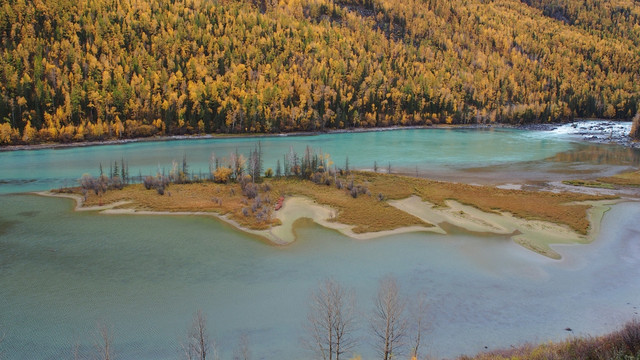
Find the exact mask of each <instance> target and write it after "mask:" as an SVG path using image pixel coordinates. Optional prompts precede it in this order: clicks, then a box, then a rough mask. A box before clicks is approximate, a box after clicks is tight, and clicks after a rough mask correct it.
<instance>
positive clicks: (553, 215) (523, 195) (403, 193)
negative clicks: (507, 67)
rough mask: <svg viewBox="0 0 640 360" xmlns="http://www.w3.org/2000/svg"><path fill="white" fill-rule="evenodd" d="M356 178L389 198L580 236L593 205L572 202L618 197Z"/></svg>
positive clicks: (398, 178) (408, 179)
mask: <svg viewBox="0 0 640 360" xmlns="http://www.w3.org/2000/svg"><path fill="white" fill-rule="evenodd" d="M357 176H359V177H362V178H363V179H368V180H369V181H370V182H371V183H372V185H371V186H370V187H369V188H370V189H371V192H372V193H378V192H381V193H382V194H384V195H385V196H388V197H389V198H396V199H401V198H405V197H407V196H409V195H412V194H415V195H418V196H420V197H421V198H422V199H423V200H425V201H429V202H431V203H434V204H436V205H440V206H445V200H456V201H458V202H460V203H462V204H465V205H470V206H473V207H476V208H478V209H480V210H482V211H485V212H499V211H503V212H509V213H511V214H513V215H514V216H516V217H519V218H523V219H529V220H543V221H550V222H553V223H557V224H564V225H568V226H569V227H571V228H572V229H573V230H575V231H577V232H578V233H580V234H586V233H587V231H588V229H589V221H588V219H587V210H588V209H589V208H590V206H589V205H576V204H571V203H572V202H580V201H588V200H605V199H614V198H616V197H613V196H601V195H585V194H577V193H569V192H567V193H559V194H556V193H551V192H544V191H523V190H504V189H498V188H495V187H490V186H474V185H468V184H459V183H448V182H442V181H432V180H428V179H419V178H411V177H405V176H396V175H392V176H388V175H378V174H371V173H358V174H357Z"/></svg>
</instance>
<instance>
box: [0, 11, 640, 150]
mask: <svg viewBox="0 0 640 360" xmlns="http://www.w3.org/2000/svg"><path fill="white" fill-rule="evenodd" d="M589 1H591V2H594V3H598V2H597V1H595V0H589ZM589 1H586V2H583V1H582V0H580V1H574V0H563V1H559V0H558V1H556V0H554V1H547V0H529V1H524V2H521V1H515V0H504V1H499V2H492V1H487V0H452V1H449V0H446V1H445V0H405V1H402V2H398V1H395V0H337V1H335V2H332V1H330V0H280V1H278V0H256V1H254V2H253V3H249V2H238V1H214V0H174V1H163V0H146V1H143V0H90V1H82V2H77V3H76V2H75V1H70V0H34V1H25V0H4V1H2V6H1V7H0V41H1V42H0V43H1V48H0V144H11V143H13V144H15V143H33V142H42V141H60V142H67V141H83V140H100V139H105V138H122V137H138V136H149V135H154V134H184V133H212V132H224V133H237V132H266V133H269V132H287V131H296V130H303V131H318V130H323V129H327V128H349V127H374V126H390V125H421V124H427V123H445V122H446V123H451V122H453V123H476V122H493V121H498V122H512V123H521V122H535V121H559V120H564V119H570V118H573V117H592V116H596V117H605V118H630V117H632V116H633V115H634V114H635V113H636V111H637V106H638V105H637V103H638V101H639V100H640V95H639V94H640V50H639V45H638V42H639V40H638V39H640V25H639V24H638V14H639V13H640V4H639V3H638V2H634V1H631V0H627V1H625V0H618V1H612V2H607V3H608V4H609V3H611V4H609V5H607V6H604V5H602V6H595V5H594V6H589V4H588V3H589ZM563 6H564V7H563ZM585 19H586V20H585Z"/></svg>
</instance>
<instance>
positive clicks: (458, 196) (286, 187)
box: [76, 172, 614, 234]
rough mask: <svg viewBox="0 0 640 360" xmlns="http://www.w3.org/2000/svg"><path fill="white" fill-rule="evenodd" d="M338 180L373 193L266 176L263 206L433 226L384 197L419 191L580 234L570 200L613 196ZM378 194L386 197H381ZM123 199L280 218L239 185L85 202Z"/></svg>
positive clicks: (110, 195) (357, 177)
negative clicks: (288, 205)
mask: <svg viewBox="0 0 640 360" xmlns="http://www.w3.org/2000/svg"><path fill="white" fill-rule="evenodd" d="M340 179H341V181H342V182H344V183H347V182H349V181H350V180H353V181H354V183H355V184H357V185H363V186H366V187H367V188H368V189H369V192H370V194H362V195H359V196H358V197H357V198H353V197H352V196H351V195H350V193H349V191H348V190H347V189H346V188H344V189H338V188H336V186H335V185H330V186H327V185H317V184H314V183H312V182H311V181H303V180H298V179H268V180H265V184H269V185H270V187H271V188H272V190H271V191H269V192H262V193H261V196H262V197H263V198H265V197H268V198H269V199H270V200H271V204H268V205H267V204H265V205H264V206H268V208H269V211H273V210H271V209H272V206H273V205H274V204H275V202H276V200H277V199H278V197H279V196H280V195H286V196H291V195H301V196H305V197H308V198H311V199H313V200H315V201H317V202H318V203H319V204H323V205H328V206H330V207H332V208H334V209H336V210H337V211H338V213H337V216H336V218H335V219H334V220H335V221H337V222H340V223H343V224H348V225H353V226H354V229H353V231H354V232H356V233H364V232H377V231H382V230H392V229H397V228H401V227H406V226H412V225H422V226H430V225H431V224H427V223H425V222H424V221H422V220H420V219H418V218H417V217H415V216H413V215H410V214H407V213H405V212H403V211H401V210H399V209H397V208H395V207H393V206H391V205H389V204H388V203H387V201H386V200H390V199H403V198H407V197H409V196H411V195H418V196H420V197H421V198H422V199H423V200H425V201H429V202H431V203H434V204H436V205H440V206H445V200H449V199H451V200H456V201H458V202H460V203H463V204H466V205H470V206H474V207H476V208H478V209H480V210H482V211H486V212H498V211H504V212H509V213H511V214H513V215H514V216H516V217H520V218H524V219H536V220H543V221H550V222H554V223H559V224H565V225H568V226H569V227H571V228H572V229H574V230H575V231H577V232H579V233H581V234H586V233H587V231H588V229H589V221H588V219H587V210H588V209H589V206H588V205H576V204H570V203H572V202H576V201H586V200H603V199H612V198H614V197H611V196H595V195H585V194H576V193H561V194H555V193H550V192H533V191H522V190H503V189H498V188H494V187H487V186H473V185H467V184H458V183H447V182H441V181H432V180H428V179H421V178H412V177H407V176H398V175H386V174H376V173H371V172H354V173H353V174H351V175H349V176H346V177H341V178H340ZM76 191H78V190H76ZM379 194H381V196H382V199H383V200H380V198H379ZM121 200H130V201H132V202H133V207H135V208H136V209H145V210H154V211H170V212H176V211H204V212H215V213H218V214H221V215H228V216H229V217H230V218H231V219H232V220H234V221H236V222H238V223H239V224H241V225H242V226H246V227H249V228H251V229H266V228H268V227H270V226H272V225H274V224H276V222H277V220H270V221H258V220H257V219H256V217H255V216H254V215H253V212H251V213H250V214H249V215H248V216H246V215H245V214H243V208H245V212H246V208H248V209H251V207H252V204H253V202H254V200H248V199H246V198H245V197H244V196H242V192H241V190H240V186H239V185H237V184H228V185H220V184H213V183H196V184H186V185H177V184H173V185H171V186H170V187H169V188H168V189H167V193H166V194H165V195H164V196H161V195H158V194H157V193H156V191H154V190H145V189H144V187H143V186H142V185H131V186H128V187H125V189H123V190H111V191H108V192H107V193H106V194H104V195H103V196H102V197H98V196H96V195H94V194H91V195H90V196H89V197H88V199H87V202H86V205H88V206H92V205H101V204H110V203H114V202H117V201H121ZM125 207H131V205H125Z"/></svg>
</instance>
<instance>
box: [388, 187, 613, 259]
mask: <svg viewBox="0 0 640 360" xmlns="http://www.w3.org/2000/svg"><path fill="white" fill-rule="evenodd" d="M616 202H619V201H616V200H602V201H588V202H582V203H580V204H588V205H591V206H592V207H591V208H590V209H589V210H588V213H587V216H588V219H589V222H590V224H591V227H590V229H589V233H588V234H587V235H581V234H578V233H577V232H575V231H574V230H572V229H571V228H569V227H568V226H566V225H559V224H554V223H551V222H546V221H540V220H530V219H522V218H517V217H514V216H513V215H511V214H509V213H506V212H496V213H490V212H485V211H482V210H479V209H477V208H474V207H472V206H468V205H464V204H461V203H459V202H457V201H454V200H447V201H445V204H446V207H439V206H435V205H434V204H432V203H429V202H426V201H423V200H422V199H421V198H420V197H418V196H411V197H409V198H406V199H403V200H395V201H389V204H390V205H392V206H395V207H396V208H398V209H400V210H402V211H405V212H407V213H409V214H412V215H414V216H417V217H418V218H420V219H422V220H424V221H427V222H430V223H432V224H437V227H438V228H440V229H442V228H441V226H440V225H441V224H443V223H448V224H451V225H455V226H457V227H460V228H463V229H466V230H468V231H470V232H479V233H494V234H501V235H511V239H512V240H513V241H514V242H515V243H517V244H519V245H521V246H524V247H525V248H527V249H530V250H532V251H535V252H537V253H539V254H542V255H544V256H548V257H550V258H553V259H560V258H561V256H560V254H558V253H557V252H555V251H554V250H553V249H552V248H551V247H550V246H549V245H551V244H585V243H590V242H592V241H593V240H594V239H595V238H596V235H597V234H598V232H599V231H600V222H601V220H602V217H603V216H604V213H605V212H606V211H607V210H609V208H610V205H613V204H615V203H616Z"/></svg>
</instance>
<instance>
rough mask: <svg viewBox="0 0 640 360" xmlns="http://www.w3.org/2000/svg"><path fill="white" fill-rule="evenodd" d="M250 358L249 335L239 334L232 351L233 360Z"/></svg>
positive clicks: (247, 359)
mask: <svg viewBox="0 0 640 360" xmlns="http://www.w3.org/2000/svg"><path fill="white" fill-rule="evenodd" d="M249 359H251V350H250V349H249V336H248V335H247V334H246V333H243V334H242V335H240V342H239V343H238V347H237V348H236V350H235V351H234V355H233V360H249Z"/></svg>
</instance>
